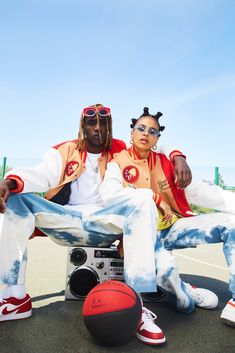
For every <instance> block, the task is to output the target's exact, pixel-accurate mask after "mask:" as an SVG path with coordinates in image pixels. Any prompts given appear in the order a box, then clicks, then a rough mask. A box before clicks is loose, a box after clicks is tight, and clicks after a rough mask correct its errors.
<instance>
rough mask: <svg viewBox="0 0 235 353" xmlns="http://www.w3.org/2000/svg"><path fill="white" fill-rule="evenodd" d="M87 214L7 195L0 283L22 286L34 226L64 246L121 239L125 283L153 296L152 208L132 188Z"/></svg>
mask: <svg viewBox="0 0 235 353" xmlns="http://www.w3.org/2000/svg"><path fill="white" fill-rule="evenodd" d="M115 201H116V202H115V203H112V204H111V205H109V206H107V207H104V208H102V209H100V210H99V211H97V212H94V213H91V214H89V215H85V214H82V213H81V212H79V211H76V210H73V209H71V208H68V207H66V206H61V205H58V204H55V203H53V202H50V201H47V200H45V199H43V198H41V197H38V196H36V195H34V194H12V195H11V196H10V197H9V199H8V201H7V210H6V212H5V213H4V214H1V215H0V283H1V284H5V285H14V284H24V283H25V269H26V262H27V241H28V239H29V237H30V236H31V234H32V233H33V231H34V228H35V227H37V228H39V229H40V230H42V231H43V232H44V233H45V234H47V235H48V236H49V237H50V238H51V239H52V240H53V241H55V242H56V243H57V244H59V245H64V246H68V245H69V246H93V247H96V246H100V247H104V246H109V245H110V244H112V243H113V242H114V241H115V240H117V239H119V238H120V237H121V236H122V234H123V239H124V248H125V263H124V273H125V281H126V283H127V284H128V285H130V286H131V287H133V288H134V289H135V290H136V291H137V292H151V291H156V261H155V255H154V247H155V243H156V231H155V230H156V223H157V212H156V206H155V204H154V202H153V200H152V193H151V191H150V190H147V192H146V190H143V189H142V190H141V189H138V190H136V192H134V193H133V194H132V195H131V196H128V195H126V196H121V197H119V198H118V199H116V200H115Z"/></svg>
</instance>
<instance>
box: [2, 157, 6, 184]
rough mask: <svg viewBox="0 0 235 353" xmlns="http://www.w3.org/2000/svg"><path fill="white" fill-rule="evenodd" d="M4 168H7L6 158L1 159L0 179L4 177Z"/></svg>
mask: <svg viewBox="0 0 235 353" xmlns="http://www.w3.org/2000/svg"><path fill="white" fill-rule="evenodd" d="M6 166H7V157H3V159H2V179H3V178H4V176H5V173H6Z"/></svg>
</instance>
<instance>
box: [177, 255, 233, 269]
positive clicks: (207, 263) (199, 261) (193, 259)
mask: <svg viewBox="0 0 235 353" xmlns="http://www.w3.org/2000/svg"><path fill="white" fill-rule="evenodd" d="M175 255H176V256H180V257H183V258H185V259H188V260H191V261H195V262H198V263H200V264H202V265H207V266H211V267H215V268H218V269H220V270H223V271H228V268H227V267H224V266H219V265H213V264H211V263H209V262H205V261H201V260H197V259H195V258H194V257H190V256H186V255H182V254H179V253H177V254H175Z"/></svg>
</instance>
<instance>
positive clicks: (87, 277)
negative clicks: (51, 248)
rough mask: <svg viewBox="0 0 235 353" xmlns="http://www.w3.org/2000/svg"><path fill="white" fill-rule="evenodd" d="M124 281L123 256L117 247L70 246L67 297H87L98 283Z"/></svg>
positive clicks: (81, 298)
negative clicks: (110, 280) (111, 280)
mask: <svg viewBox="0 0 235 353" xmlns="http://www.w3.org/2000/svg"><path fill="white" fill-rule="evenodd" d="M109 279H114V280H118V281H124V274H123V258H121V257H120V255H119V253H118V250H117V248H116V247H115V246H114V247H111V248H89V247H74V248H68V256H67V274H66V287H65V299H80V300H83V299H85V297H86V295H87V294H88V293H89V292H90V290H91V289H92V288H93V287H95V286H96V285H97V284H99V283H102V282H104V281H107V280H109Z"/></svg>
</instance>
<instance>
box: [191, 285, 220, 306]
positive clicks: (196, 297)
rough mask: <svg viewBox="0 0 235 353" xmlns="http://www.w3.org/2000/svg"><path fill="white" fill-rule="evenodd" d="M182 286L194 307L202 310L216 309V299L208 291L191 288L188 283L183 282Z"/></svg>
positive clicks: (214, 295) (215, 296) (213, 294)
mask: <svg viewBox="0 0 235 353" xmlns="http://www.w3.org/2000/svg"><path fill="white" fill-rule="evenodd" d="M184 285H185V287H186V290H187V292H188V294H189V295H190V297H191V298H192V299H193V301H194V303H195V305H197V306H200V307H201V308H204V309H215V308H216V307H217V305H218V297H217V295H216V294H215V293H213V292H212V291H210V290H208V289H204V288H197V287H195V286H191V284H189V283H185V282H184Z"/></svg>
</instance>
